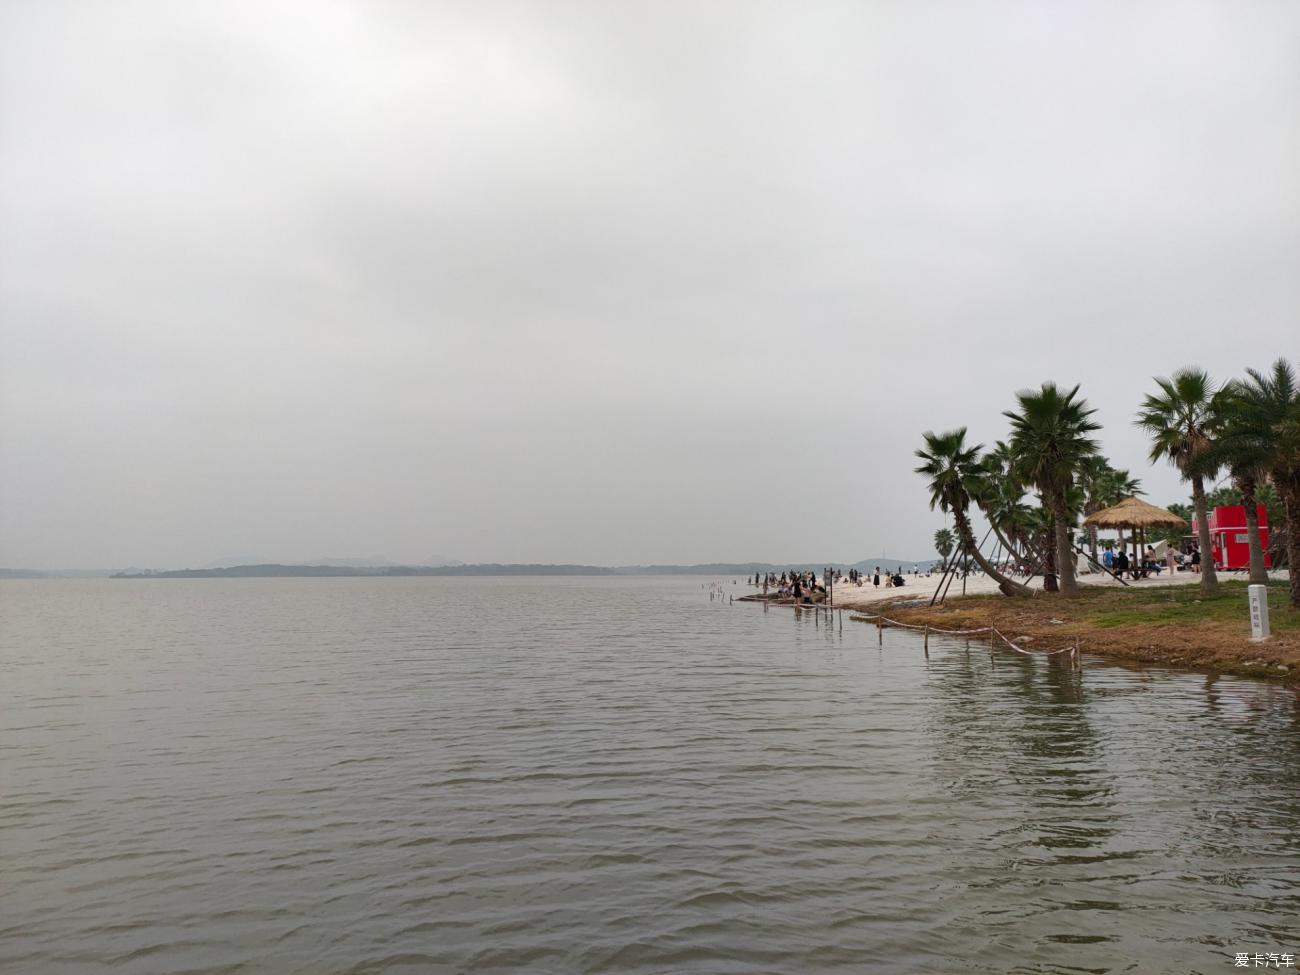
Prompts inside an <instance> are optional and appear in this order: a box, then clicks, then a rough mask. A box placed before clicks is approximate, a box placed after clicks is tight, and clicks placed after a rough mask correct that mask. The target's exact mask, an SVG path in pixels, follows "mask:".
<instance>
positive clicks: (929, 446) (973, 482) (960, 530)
mask: <svg viewBox="0 0 1300 975" xmlns="http://www.w3.org/2000/svg"><path fill="white" fill-rule="evenodd" d="M923 439H924V440H925V447H924V448H923V449H921V450H918V451H917V452H916V456H917V457H919V458H920V459H921V460H922V461H924V463H923V464H922V465H921V466H920V467H918V468H917V469H916V473H918V474H924V475H925V476H926V477H928V478H929V479H930V507H931V509H933V508H936V507H937V508H938V509H939V510H940V511H943V512H945V513H946V512H951V513H952V519H953V524H954V526H955V527H956V529H957V537H958V539H959V540H960V541H961V548H962V550H963V551H964V552H965V553H967V554H969V555H970V556H971V557H972V558H974V559H975V561H976V562H977V563H979V567H980V568H981V569H983V570H984V573H985V574H986V575H987V576H988V577H989V578H990V579H992V580H993V581H994V582H996V583H997V584H998V588H999V589H1001V590H1002V592H1004V593H1005V594H1006V595H1008V596H1028V595H1031V590H1030V589H1029V588H1028V587H1027V586H1022V585H1020V583H1018V582H1014V581H1012V580H1011V579H1008V578H1007V577H1006V576H1004V575H1002V574H1001V573H1000V572H998V570H997V569H995V568H994V567H993V566H992V565H991V564H990V563H989V561H988V560H987V559H986V558H984V555H983V553H981V552H980V550H979V546H978V545H976V544H975V535H974V533H973V532H972V531H971V525H970V517H969V516H968V514H967V512H968V511H969V510H970V502H971V493H972V490H974V491H976V492H978V491H979V489H980V483H979V482H980V477H981V471H980V466H979V452H980V450H981V447H982V445H980V444H976V445H975V446H973V447H968V446H967V445H966V428H965V427H960V428H959V429H956V430H949V431H948V432H946V433H934V432H932V431H928V432H926V433H925V434H924V435H923Z"/></svg>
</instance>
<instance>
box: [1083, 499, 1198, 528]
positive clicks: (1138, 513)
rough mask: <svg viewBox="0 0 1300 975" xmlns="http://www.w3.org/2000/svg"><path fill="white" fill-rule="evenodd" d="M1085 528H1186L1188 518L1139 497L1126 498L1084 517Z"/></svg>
mask: <svg viewBox="0 0 1300 975" xmlns="http://www.w3.org/2000/svg"><path fill="white" fill-rule="evenodd" d="M1083 524H1084V527H1085V528H1101V529H1106V528H1128V529H1146V528H1185V527H1186V526H1187V522H1186V520H1184V519H1182V518H1179V517H1178V516H1177V515H1176V514H1174V513H1173V512H1172V511H1166V510H1165V509H1164V508H1157V507H1156V506H1155V505H1153V504H1147V503H1146V502H1145V501H1139V500H1138V499H1137V498H1125V499H1124V500H1123V501H1121V502H1120V503H1119V504H1117V505H1115V506H1114V507H1113V508H1106V509H1105V510H1103V511H1098V512H1097V513H1096V514H1092V515H1089V516H1088V517H1087V518H1085V519H1083Z"/></svg>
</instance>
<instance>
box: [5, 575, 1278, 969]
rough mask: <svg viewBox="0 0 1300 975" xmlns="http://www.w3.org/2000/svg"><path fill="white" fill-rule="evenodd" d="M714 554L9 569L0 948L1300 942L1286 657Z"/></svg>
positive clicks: (1093, 958) (1033, 957)
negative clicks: (1216, 660) (65, 573)
mask: <svg viewBox="0 0 1300 975" xmlns="http://www.w3.org/2000/svg"><path fill="white" fill-rule="evenodd" d="M726 581H727V582H728V584H729V583H730V581H731V580H729V579H728V580H726ZM703 583H704V580H700V579H683V578H637V579H624V578H612V579H603V578H591V579H588V578H565V579H536V578H533V579H281V580H156V581H112V580H89V581H71V580H70V581H34V582H25V581H11V582H4V583H0V971H4V972H7V973H8V972H42V973H45V972H54V973H59V972H98V971H102V970H104V969H106V968H109V967H114V966H115V967H117V968H118V969H119V970H121V971H127V972H132V973H135V972H141V973H154V972H157V973H175V972H275V973H280V972H312V973H320V972H358V973H359V972H461V971H476V972H506V971H525V970H526V971H541V972H646V973H649V972H684V971H692V972H693V971H699V972H754V973H758V972H763V973H767V972H789V973H807V972H939V971H950V970H951V971H956V970H962V971H977V972H999V973H1001V972H1035V973H1038V972H1121V971H1133V972H1161V971H1169V972H1228V971H1231V970H1233V968H1234V964H1233V961H1234V953H1235V952H1239V951H1246V952H1250V953H1252V954H1253V953H1254V952H1257V951H1258V952H1261V953H1266V952H1277V953H1282V952H1289V953H1293V954H1300V703H1298V702H1297V696H1296V694H1295V692H1294V691H1288V690H1286V689H1284V688H1281V687H1277V686H1270V685H1266V684H1258V683H1252V682H1249V681H1244V680H1235V679H1228V678H1221V679H1217V680H1216V679H1213V678H1207V677H1205V676H1203V675H1186V674H1178V673H1171V672H1164V671H1145V672H1140V671H1133V670H1127V669H1121V668H1118V667H1113V666H1105V665H1102V664H1101V663H1099V662H1098V661H1095V660H1093V659H1089V658H1085V660H1084V666H1083V668H1082V670H1081V671H1076V670H1073V669H1071V668H1070V667H1069V666H1068V665H1066V664H1058V663H1049V662H1048V661H1046V660H1042V659H1033V660H1030V659H1025V658H1022V657H1018V656H1016V655H1013V654H1010V653H1007V652H1000V653H998V654H997V655H996V656H995V657H993V658H991V657H990V654H989V651H988V649H987V647H986V646H984V645H982V644H975V645H974V646H973V647H972V648H971V649H970V650H969V651H968V650H967V648H966V644H965V643H964V642H962V641H948V642H944V641H940V640H933V641H932V642H931V646H930V657H929V659H928V660H927V659H926V658H925V656H924V655H923V653H922V650H921V645H920V642H919V640H918V639H917V638H915V637H913V636H910V635H908V634H906V633H899V632H890V633H886V635H885V638H884V647H883V649H882V648H880V647H879V646H878V645H877V636H876V632H875V630H874V629H872V628H870V627H868V626H864V625H862V624H854V623H851V622H850V621H849V620H848V619H847V616H846V618H845V621H844V624H843V631H842V632H841V631H840V629H839V628H838V627H835V628H828V627H827V626H826V625H825V624H824V621H819V620H817V619H816V618H815V617H814V616H813V615H812V614H811V613H809V612H805V613H802V614H801V615H799V616H798V617H796V615H795V614H794V613H793V612H792V611H790V610H789V609H784V610H778V609H773V610H771V611H768V612H764V610H763V609H762V608H761V607H759V606H755V605H749V604H736V605H729V604H726V603H723V602H710V600H709V597H708V593H707V591H706V590H704V589H703V588H702V585H703ZM733 591H734V592H736V593H737V594H740V593H742V592H744V591H746V590H745V589H744V587H743V586H738V587H736V588H735V589H734V590H733Z"/></svg>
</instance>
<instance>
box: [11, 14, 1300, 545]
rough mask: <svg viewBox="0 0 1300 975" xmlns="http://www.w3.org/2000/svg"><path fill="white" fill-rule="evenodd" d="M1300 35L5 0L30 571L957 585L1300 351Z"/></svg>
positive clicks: (1039, 18) (941, 18) (1159, 486)
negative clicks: (1107, 461)
mask: <svg viewBox="0 0 1300 975" xmlns="http://www.w3.org/2000/svg"><path fill="white" fill-rule="evenodd" d="M1297 52H1300V5H1297V4H1296V3H1294V2H1290V0H1280V2H1258V0H1245V2H1224V3H1198V2H1192V0H1180V2H1176V3H1132V2H1122V3H1114V4H1107V3H1041V2H1027V3H997V2H979V3H972V2H965V0H962V2H952V3H930V2H910V0H909V2H902V0H899V2H895V3H864V2H850V3H830V2H815V3H805V2H800V3H794V2H791V3H784V4H773V3H749V2H746V3H709V2H705V3H701V2H696V0H692V2H680V3H675V2H667V3H665V2H654V3H607V2H590V3H557V2H547V3H533V4H524V3H519V4H514V3H490V2H477V0H476V2H466V3H461V4H436V3H424V2H410V3H400V2H367V3H338V2H329V0H311V2H302V3H290V2H285V3H277V2H265V0H258V2H250V3H239V2H222V3H171V2H157V3H131V2H115V3H111V4H104V3H62V2H56V0H30V2H9V3H5V4H4V5H3V7H0V123H2V130H0V139H2V142H0V339H2V342H3V348H2V353H3V354H2V355H0V565H7V566H29V567H55V566H121V565H127V564H135V565H150V566H184V565H196V564H201V563H203V562H206V561H208V560H210V559H214V558H217V557H219V556H223V555H228V554H234V555H258V556H262V557H266V558H272V559H283V560H293V559H302V558H309V557H312V556H317V555H370V554H383V555H386V556H388V557H389V558H392V559H395V560H399V561H418V560H422V559H425V558H427V557H430V556H435V555H440V556H446V557H449V558H458V559H462V560H466V561H548V562H549V561H554V562H560V561H575V562H594V563H629V562H668V561H671V562H692V561H703V560H733V559H734V560H749V559H761V560H767V559H771V560H776V561H783V560H795V559H824V558H834V559H842V560H846V561H847V560H852V559H857V558H862V557H868V556H875V555H879V554H882V553H884V554H888V555H891V556H900V557H909V558H916V557H925V556H927V555H929V554H930V537H931V535H932V533H933V531H934V529H935V528H936V527H938V526H939V525H940V524H942V521H943V519H942V517H941V516H940V515H938V514H937V513H931V512H930V511H929V510H928V509H927V506H926V496H925V493H924V490H923V485H922V483H921V481H920V479H919V478H918V477H917V476H916V475H914V474H913V473H912V468H913V467H914V466H915V461H914V459H913V457H912V451H913V450H914V449H915V448H916V447H917V446H918V443H919V440H920V434H921V432H922V431H924V430H926V429H930V428H947V427H950V426H954V425H958V424H966V425H969V426H970V428H971V431H972V435H973V436H974V437H976V438H979V439H982V440H989V439H992V438H996V437H1000V436H1003V435H1004V432H1005V424H1004V421H1003V420H1002V419H1001V417H1000V413H1001V411H1002V410H1003V409H1006V408H1008V407H1009V406H1011V405H1012V397H1013V393H1014V391H1015V390H1016V389H1018V388H1022V387H1025V386H1030V385H1036V384H1037V383H1039V382H1041V381H1042V380H1045V379H1056V380H1058V381H1060V382H1062V383H1070V384H1072V383H1075V382H1081V383H1082V384H1083V392H1084V394H1085V395H1086V396H1087V397H1088V399H1089V400H1090V401H1091V402H1092V403H1093V404H1094V405H1096V406H1098V407H1100V413H1099V418H1100V419H1101V421H1102V422H1103V423H1104V425H1105V429H1104V431H1103V434H1102V437H1103V441H1104V445H1105V448H1106V451H1107V453H1108V454H1109V455H1110V456H1111V458H1112V459H1113V461H1114V462H1115V463H1117V464H1119V465H1122V466H1128V467H1131V468H1132V469H1133V470H1134V472H1135V473H1138V474H1139V475H1140V476H1141V477H1142V478H1143V480H1144V482H1145V483H1146V485H1147V486H1148V488H1149V494H1150V496H1151V498H1152V500H1155V501H1156V502H1159V503H1164V502H1168V501H1170V500H1175V499H1177V498H1180V497H1181V496H1182V494H1183V493H1184V492H1183V490H1182V488H1181V487H1180V486H1179V484H1178V481H1177V477H1176V476H1175V475H1174V473H1173V472H1171V471H1169V470H1167V469H1164V468H1158V469H1157V468H1149V467H1148V465H1147V464H1146V461H1145V447H1144V444H1143V442H1142V438H1141V436H1140V435H1139V434H1138V433H1137V431H1135V430H1134V429H1133V428H1132V425H1131V420H1132V415H1133V411H1134V408H1135V406H1136V405H1137V402H1138V401H1139V399H1140V397H1141V395H1142V393H1143V391H1144V390H1145V389H1146V388H1147V386H1148V385H1149V380H1150V377H1151V376H1152V375H1153V374H1155V373H1167V372H1169V371H1171V370H1173V369H1176V368H1178V367H1179V366H1182V365H1185V364H1188V363H1200V364H1204V365H1206V366H1208V367H1210V368H1211V369H1212V370H1213V372H1214V373H1215V374H1216V375H1219V376H1227V375H1230V374H1233V373H1239V372H1240V370H1241V369H1242V368H1243V367H1245V366H1248V365H1254V366H1264V365H1266V364H1268V363H1269V362H1270V361H1272V360H1273V359H1274V358H1276V357H1277V356H1279V355H1283V354H1285V355H1287V356H1289V357H1292V358H1295V357H1297V355H1298V354H1300V320H1298V316H1297V309H1300V57H1298V53H1297Z"/></svg>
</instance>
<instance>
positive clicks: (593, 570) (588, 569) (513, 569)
mask: <svg viewBox="0 0 1300 975" xmlns="http://www.w3.org/2000/svg"><path fill="white" fill-rule="evenodd" d="M613 574H614V570H613V569H610V568H607V567H605V566H599V565H501V564H495V563H494V564H488V565H455V566H450V565H444V566H429V565H387V566H355V565H281V564H279V563H274V562H273V563H266V564H262V565H232V566H226V567H222V568H216V569H169V570H165V571H158V572H152V571H144V572H129V571H128V572H118V573H115V574H114V575H113V578H114V579H269V578H287V577H288V578H292V577H298V578H315V577H322V576H324V577H348V576H476V575H477V576H530V575H531V576H548V575H549V576H597V575H613Z"/></svg>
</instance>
